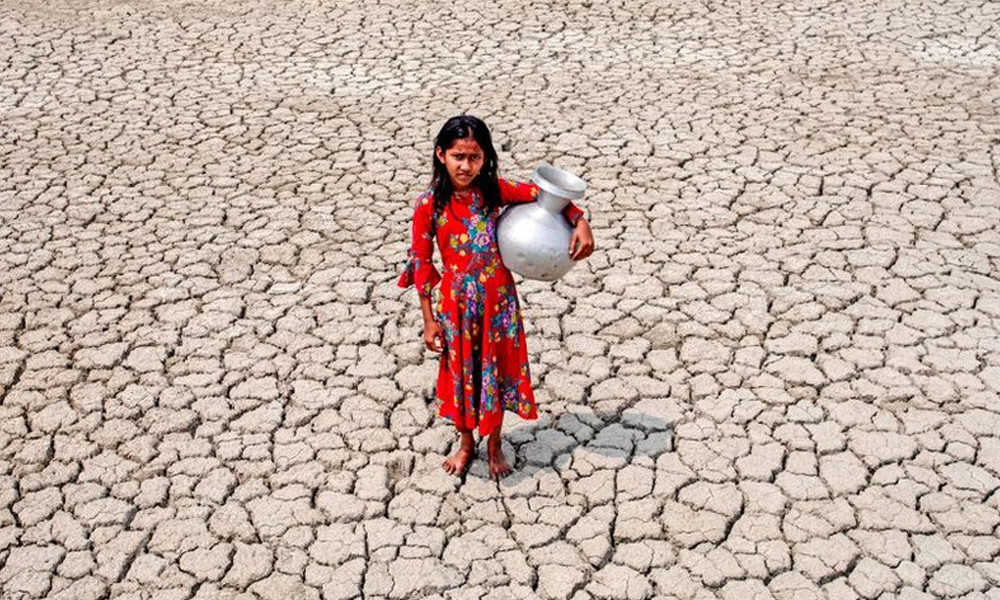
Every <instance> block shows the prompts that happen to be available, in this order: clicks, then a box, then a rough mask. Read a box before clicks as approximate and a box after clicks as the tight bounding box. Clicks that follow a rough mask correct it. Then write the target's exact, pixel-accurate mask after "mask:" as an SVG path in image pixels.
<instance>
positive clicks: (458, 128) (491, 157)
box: [431, 115, 500, 228]
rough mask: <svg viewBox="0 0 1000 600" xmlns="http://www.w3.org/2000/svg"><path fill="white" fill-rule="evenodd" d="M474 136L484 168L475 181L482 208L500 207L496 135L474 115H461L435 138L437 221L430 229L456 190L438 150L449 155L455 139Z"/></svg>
mask: <svg viewBox="0 0 1000 600" xmlns="http://www.w3.org/2000/svg"><path fill="white" fill-rule="evenodd" d="M469 137H471V138H472V139H474V140H476V143H477V144H479V147H480V148H482V149H483V168H482V169H480V171H479V175H477V176H476V178H475V179H474V180H473V182H472V183H473V185H474V186H476V187H478V188H479V193H480V194H481V195H482V198H483V207H484V208H485V209H486V211H487V213H489V212H490V211H492V210H493V209H495V208H497V207H499V206H500V184H498V183H497V151H496V150H495V149H494V148H493V136H491V135H490V129H489V127H487V126H486V123H483V121H482V120H480V119H477V118H476V117H473V116H472V115H458V116H457V117H452V118H450V119H448V120H447V121H446V122H445V124H444V126H442V127H441V131H439V132H438V134H437V137H436V138H434V153H433V157H432V160H433V164H434V173H433V175H432V177H431V189H432V190H433V191H434V219H433V220H432V222H431V227H432V228H434V227H436V226H437V217H438V215H440V214H441V213H442V212H443V211H444V209H445V208H446V207H447V206H448V202H450V201H451V194H452V192H454V191H455V190H454V188H453V187H452V185H451V177H450V176H449V175H448V170H447V169H446V168H445V166H444V163H442V162H441V161H440V160H438V157H437V149H438V148H440V149H441V151H442V152H447V151H448V149H449V148H451V146H452V144H454V143H455V140H464V139H467V138H469Z"/></svg>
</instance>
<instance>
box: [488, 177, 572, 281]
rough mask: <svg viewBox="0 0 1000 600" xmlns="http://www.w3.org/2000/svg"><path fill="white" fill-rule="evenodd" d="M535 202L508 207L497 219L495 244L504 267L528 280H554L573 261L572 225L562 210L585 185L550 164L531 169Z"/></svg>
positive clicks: (570, 266) (566, 269)
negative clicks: (571, 253)
mask: <svg viewBox="0 0 1000 600" xmlns="http://www.w3.org/2000/svg"><path fill="white" fill-rule="evenodd" d="M531 179H532V181H534V182H535V183H536V184H537V185H538V188H539V190H538V201H537V202H529V203H527V204H516V205H513V206H510V207H508V208H507V209H506V210H505V211H504V212H503V213H502V214H501V215H500V217H499V219H498V221H497V245H498V246H499V248H500V258H501V259H502V260H503V264H504V265H506V266H507V268H508V269H510V270H511V271H513V272H515V273H517V274H518V275H520V276H522V277H526V278H528V279H539V280H541V281H555V280H556V279H559V278H560V277H562V276H563V275H565V274H566V273H567V272H568V271H569V270H570V269H572V268H573V265H574V264H576V261H574V260H573V259H572V258H570V255H569V240H570V238H571V237H572V235H573V228H572V227H571V226H570V224H569V222H567V221H566V217H564V216H563V215H562V211H563V209H564V208H566V205H567V204H569V202H570V201H572V200H579V199H580V198H582V197H583V194H584V192H586V191H587V184H586V183H585V182H584V181H583V180H582V179H580V178H579V177H577V176H576V175H573V174H572V173H570V172H568V171H563V170H562V169H557V168H556V167H553V166H550V165H541V166H539V167H536V168H535V172H534V174H533V175H532V178H531Z"/></svg>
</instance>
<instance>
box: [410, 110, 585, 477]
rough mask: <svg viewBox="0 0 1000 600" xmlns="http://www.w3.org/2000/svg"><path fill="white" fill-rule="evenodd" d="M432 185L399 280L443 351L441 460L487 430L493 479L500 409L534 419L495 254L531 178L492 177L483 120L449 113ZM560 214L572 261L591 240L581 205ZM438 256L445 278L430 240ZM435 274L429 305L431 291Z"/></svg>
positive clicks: (507, 279)
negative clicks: (445, 430)
mask: <svg viewBox="0 0 1000 600" xmlns="http://www.w3.org/2000/svg"><path fill="white" fill-rule="evenodd" d="M433 165H434V167H433V174H432V178H431V189H429V190H427V191H426V192H424V193H423V194H421V195H420V196H419V197H418V198H417V202H416V205H415V206H414V211H413V230H412V231H413V238H412V244H411V246H410V250H409V255H408V256H409V260H408V261H407V263H406V269H405V270H404V271H403V273H402V275H401V276H400V278H399V282H398V283H399V286H400V287H408V286H410V285H413V286H415V287H416V288H417V293H418V294H419V296H420V308H421V311H422V312H423V317H424V344H425V345H426V346H427V348H428V349H429V350H431V351H433V352H442V351H443V354H442V355H441V361H440V365H439V368H438V378H437V391H436V397H437V403H438V412H439V414H440V415H441V416H443V417H446V418H448V419H450V420H452V421H453V422H454V424H455V427H456V429H458V432H459V436H460V440H461V443H460V444H459V448H458V450H457V451H456V452H455V453H454V454H453V455H452V456H450V457H449V458H448V459H447V460H446V461H445V462H444V468H445V470H446V471H448V472H449V473H453V474H455V473H461V472H463V471H464V470H465V469H466V467H467V466H468V464H469V461H470V460H471V458H472V456H473V454H474V452H475V440H474V439H473V437H472V433H473V431H475V430H478V431H479V435H480V438H483V437H487V436H488V437H489V440H488V442H487V458H488V461H489V473H490V477H492V478H494V479H499V478H501V477H505V476H506V475H509V474H510V472H511V467H510V464H509V463H508V462H507V459H506V457H505V456H504V454H503V451H502V450H501V445H500V442H501V426H502V425H503V413H504V411H505V410H510V411H513V412H516V413H517V414H518V415H520V416H521V417H522V418H524V419H537V418H538V411H537V407H536V405H535V396H534V393H533V392H532V390H531V375H530V372H529V370H528V348H527V346H526V344H525V339H524V327H523V325H522V323H521V313H520V307H519V304H518V299H517V291H516V290H515V289H514V278H513V277H512V276H511V273H510V271H509V270H507V267H505V266H504V265H503V263H502V262H500V252H499V250H498V249H497V241H496V223H497V217H498V216H499V214H500V208H501V207H502V206H504V205H506V204H511V203H520V202H531V201H533V200H535V198H536V196H537V195H538V187H537V186H536V185H535V184H532V183H514V182H510V181H506V180H504V179H500V178H498V177H497V153H496V150H494V148H493V140H492V137H491V136H490V131H489V129H488V128H487V127H486V124H485V123H483V122H482V121H481V120H479V119H477V118H475V117H472V116H468V115H461V116H457V117H452V118H451V119H449V120H448V121H447V122H446V123H445V124H444V126H443V127H442V128H441V131H440V132H439V133H438V135H437V138H435V140H434V156H433ZM563 214H564V215H565V216H566V218H567V219H568V220H569V222H570V223H571V224H572V225H574V231H573V236H572V239H571V240H570V247H569V248H567V249H566V251H567V252H568V253H570V255H571V256H572V258H573V259H574V260H580V259H583V258H586V257H587V256H590V254H591V252H593V249H594V238H593V235H592V234H591V231H590V226H589V224H588V223H587V221H586V219H584V218H583V211H581V210H580V209H579V208H577V207H576V206H575V205H573V204H572V203H570V204H569V206H567V207H566V209H565V211H564V212H563ZM435 240H436V241H437V246H438V248H439V249H440V251H441V258H442V262H443V263H444V276H443V277H442V276H441V274H440V273H439V272H438V270H437V269H436V268H435V267H434V264H433V262H432V261H431V257H432V255H433V252H434V241H435ZM438 282H441V295H440V298H439V300H438V303H437V306H436V307H435V309H434V310H432V308H431V291H432V289H433V288H434V286H435V285H437V284H438Z"/></svg>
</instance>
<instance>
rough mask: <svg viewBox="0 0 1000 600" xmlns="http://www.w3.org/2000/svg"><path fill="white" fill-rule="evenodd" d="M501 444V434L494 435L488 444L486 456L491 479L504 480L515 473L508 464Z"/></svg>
mask: <svg viewBox="0 0 1000 600" xmlns="http://www.w3.org/2000/svg"><path fill="white" fill-rule="evenodd" d="M500 444H501V437H500V433H499V432H497V433H494V434H492V435H491V436H490V439H489V441H488V442H487V443H486V455H487V457H488V458H489V465H490V478H491V479H498V480H499V479H503V478H504V477H506V476H508V475H510V474H511V473H513V472H514V469H512V468H511V466H510V463H508V462H507V457H506V456H504V454H503V448H502V447H501V445H500Z"/></svg>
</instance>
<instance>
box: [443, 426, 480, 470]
mask: <svg viewBox="0 0 1000 600" xmlns="http://www.w3.org/2000/svg"><path fill="white" fill-rule="evenodd" d="M461 436H462V441H461V444H459V446H458V450H456V451H455V453H454V454H452V455H451V456H449V457H448V459H447V460H445V461H444V464H443V465H442V466H443V467H444V470H445V471H447V472H448V474H449V475H460V474H462V473H463V472H465V469H466V468H467V467H468V466H469V461H470V460H471V459H472V455H473V454H475V452H476V441H475V440H474V439H472V432H462V434H461Z"/></svg>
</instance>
